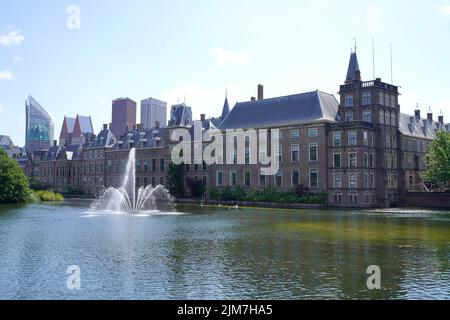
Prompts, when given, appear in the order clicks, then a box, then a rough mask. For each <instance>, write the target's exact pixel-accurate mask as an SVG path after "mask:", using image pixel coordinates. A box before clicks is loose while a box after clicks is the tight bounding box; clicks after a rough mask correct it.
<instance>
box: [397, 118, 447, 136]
mask: <svg viewBox="0 0 450 320" xmlns="http://www.w3.org/2000/svg"><path fill="white" fill-rule="evenodd" d="M439 129H443V130H445V131H447V132H450V123H444V124H441V123H439V122H437V121H429V120H428V119H418V118H416V117H415V116H412V115H408V114H404V113H400V116H399V130H400V133H401V134H403V135H405V136H410V137H415V138H423V139H434V138H435V137H436V132H437V130H439Z"/></svg>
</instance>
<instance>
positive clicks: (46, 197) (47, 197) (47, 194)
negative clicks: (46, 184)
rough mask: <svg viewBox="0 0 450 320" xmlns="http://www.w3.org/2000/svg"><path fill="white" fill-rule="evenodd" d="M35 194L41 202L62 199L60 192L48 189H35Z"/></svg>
mask: <svg viewBox="0 0 450 320" xmlns="http://www.w3.org/2000/svg"><path fill="white" fill-rule="evenodd" d="M34 194H35V196H36V197H37V198H38V199H39V200H40V201H43V202H50V201H63V200H64V197H63V195H62V194H60V193H56V192H52V191H48V190H41V191H35V192H34Z"/></svg>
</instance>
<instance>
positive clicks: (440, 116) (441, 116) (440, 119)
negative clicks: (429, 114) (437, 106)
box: [438, 110, 444, 124]
mask: <svg viewBox="0 0 450 320" xmlns="http://www.w3.org/2000/svg"><path fill="white" fill-rule="evenodd" d="M438 122H439V123H440V124H444V115H443V114H442V110H441V112H440V113H439V116H438Z"/></svg>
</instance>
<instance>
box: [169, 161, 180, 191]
mask: <svg viewBox="0 0 450 320" xmlns="http://www.w3.org/2000/svg"><path fill="white" fill-rule="evenodd" d="M167 187H168V189H169V192H170V194H172V195H173V196H174V197H178V198H180V197H183V196H184V164H183V163H182V164H178V165H177V164H174V163H173V162H170V164H169V168H168V170H167Z"/></svg>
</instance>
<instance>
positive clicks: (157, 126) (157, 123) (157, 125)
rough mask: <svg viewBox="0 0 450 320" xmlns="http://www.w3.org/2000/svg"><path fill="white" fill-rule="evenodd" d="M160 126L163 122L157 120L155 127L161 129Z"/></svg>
mask: <svg viewBox="0 0 450 320" xmlns="http://www.w3.org/2000/svg"><path fill="white" fill-rule="evenodd" d="M160 126H161V124H160V123H159V121H155V129H159V127H160Z"/></svg>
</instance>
